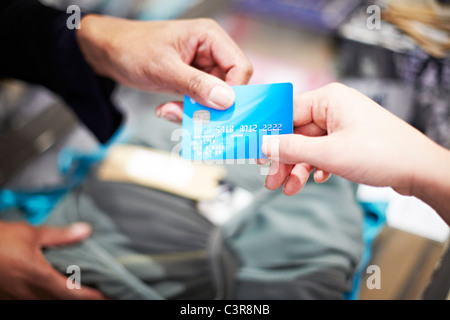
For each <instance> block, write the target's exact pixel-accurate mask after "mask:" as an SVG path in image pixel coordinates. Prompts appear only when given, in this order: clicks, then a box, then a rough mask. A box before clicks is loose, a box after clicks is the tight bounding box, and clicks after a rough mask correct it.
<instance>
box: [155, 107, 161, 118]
mask: <svg viewBox="0 0 450 320" xmlns="http://www.w3.org/2000/svg"><path fill="white" fill-rule="evenodd" d="M156 116H157V117H158V118H161V116H162V112H161V110H160V109H156Z"/></svg>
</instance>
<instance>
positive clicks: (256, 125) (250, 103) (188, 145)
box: [181, 83, 293, 160]
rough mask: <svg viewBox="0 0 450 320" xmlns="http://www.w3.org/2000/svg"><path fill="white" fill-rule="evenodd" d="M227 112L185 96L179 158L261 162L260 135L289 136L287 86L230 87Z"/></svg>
mask: <svg viewBox="0 0 450 320" xmlns="http://www.w3.org/2000/svg"><path fill="white" fill-rule="evenodd" d="M232 88H233V90H234V92H235V95H236V97H235V103H234V104H233V106H231V108H229V109H227V110H215V109H211V108H208V107H205V106H203V105H201V104H199V103H197V102H196V101H194V100H193V99H191V98H189V97H188V96H185V99H184V114H183V140H182V151H181V154H182V157H183V158H185V159H190V160H226V159H261V158H266V156H265V155H264V154H263V153H262V151H261V145H262V142H263V138H264V136H270V135H280V134H289V133H293V86H292V84H291V83H274V84H261V85H244V86H233V87H232Z"/></svg>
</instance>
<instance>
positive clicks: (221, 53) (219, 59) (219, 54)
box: [211, 25, 253, 85]
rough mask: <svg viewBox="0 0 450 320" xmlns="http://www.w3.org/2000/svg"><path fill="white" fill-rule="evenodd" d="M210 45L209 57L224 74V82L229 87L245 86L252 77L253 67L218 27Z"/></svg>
mask: <svg viewBox="0 0 450 320" xmlns="http://www.w3.org/2000/svg"><path fill="white" fill-rule="evenodd" d="M217 29H218V30H216V33H215V35H214V38H213V40H212V43H211V55H212V58H213V59H214V61H215V62H216V63H217V65H218V66H219V67H220V69H222V70H223V71H224V72H225V82H227V83H228V84H229V85H242V84H247V83H248V82H249V81H250V78H251V77H252V75H253V66H252V64H251V63H250V61H249V60H248V58H247V57H246V55H245V54H244V52H243V51H242V50H241V49H240V48H239V46H238V45H237V44H236V42H234V40H233V39H232V38H231V37H230V36H229V35H228V34H227V33H226V32H225V30H223V29H222V28H221V27H220V26H219V25H218V28H217Z"/></svg>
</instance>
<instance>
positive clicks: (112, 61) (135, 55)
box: [0, 15, 253, 300]
mask: <svg viewBox="0 0 450 320" xmlns="http://www.w3.org/2000/svg"><path fill="white" fill-rule="evenodd" d="M77 40H78V43H79V46H80V49H81V51H82V53H83V55H84V57H85V59H86V61H87V62H88V63H89V65H90V66H91V67H92V69H93V70H94V72H95V73H96V74H98V75H101V76H106V77H109V78H111V79H113V80H115V81H117V82H119V83H121V84H123V85H126V86H131V87H134V88H137V89H141V90H145V91H158V92H168V93H174V94H180V95H184V94H186V95H188V96H190V97H191V98H194V99H195V100H197V101H198V102H200V103H202V104H204V105H206V106H208V107H211V108H215V109H227V108H229V107H230V106H231V105H232V104H233V103H234V92H233V90H232V89H231V87H230V86H231V85H242V84H247V83H248V81H249V79H250V77H251V75H252V73H253V69H252V66H251V64H250V62H249V61H248V59H247V58H246V57H245V55H244V54H243V53H242V51H241V50H240V49H239V48H238V46H237V45H236V44H235V43H234V42H233V41H232V39H231V38H230V37H229V36H228V35H227V34H226V32H225V31H224V30H223V29H222V28H221V27H220V26H219V25H218V24H217V23H216V22H214V21H212V20H209V19H194V20H174V21H155V22H142V21H131V20H125V19H119V18H114V17H106V16H99V15H87V16H85V17H83V19H82V21H81V29H80V30H78V31H77ZM182 108H183V104H182V102H180V101H172V102H168V103H164V104H162V105H161V106H159V107H158V108H157V110H156V112H157V115H158V116H160V117H163V118H166V119H168V120H171V121H180V120H181V117H182V114H183V110H182ZM90 233H91V228H90V227H89V226H88V225H86V224H83V223H82V224H76V225H74V226H67V227H64V228H56V227H33V226H30V225H28V224H26V223H7V222H2V221H0V235H1V236H0V298H3V299H83V300H85V299H105V298H107V297H105V296H103V295H102V294H101V293H100V292H99V291H97V290H94V289H91V288H86V287H82V288H81V289H79V290H69V289H68V288H67V286H66V278H65V277H64V276H63V275H61V274H59V273H58V272H57V271H56V270H54V269H53V268H52V266H51V265H50V264H49V263H48V262H47V261H46V260H45V257H44V255H43V254H42V249H43V248H45V247H52V246H61V245H66V244H69V243H76V242H79V241H82V240H83V239H86V238H87V237H89V235H90ZM81 271H82V270H81Z"/></svg>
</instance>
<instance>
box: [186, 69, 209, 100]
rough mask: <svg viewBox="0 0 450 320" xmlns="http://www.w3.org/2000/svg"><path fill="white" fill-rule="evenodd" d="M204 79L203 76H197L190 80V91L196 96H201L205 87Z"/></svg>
mask: <svg viewBox="0 0 450 320" xmlns="http://www.w3.org/2000/svg"><path fill="white" fill-rule="evenodd" d="M204 82H205V80H204V77H203V76H202V75H200V74H199V75H196V76H194V77H193V78H191V79H189V83H188V90H189V92H191V93H193V94H194V95H196V96H198V95H200V93H201V91H202V89H203V87H204Z"/></svg>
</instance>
